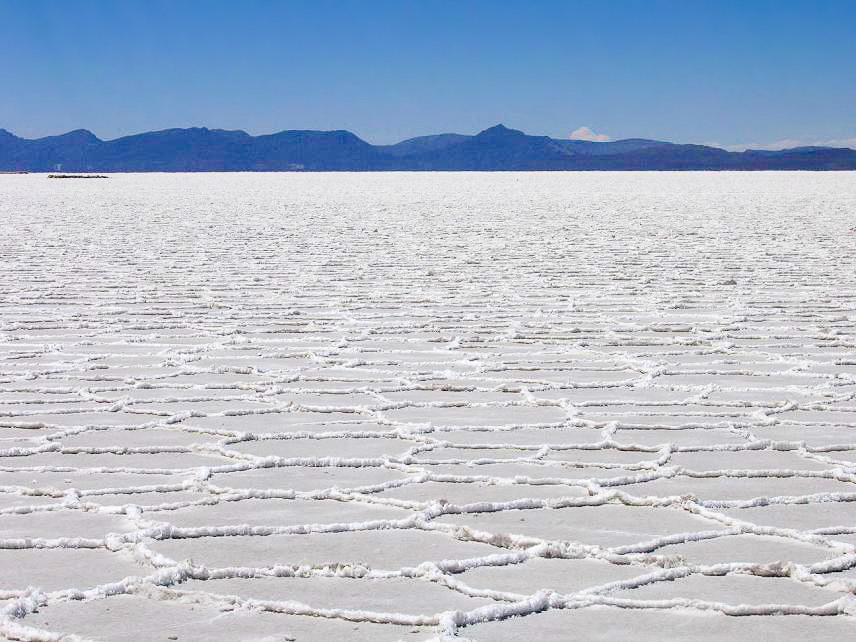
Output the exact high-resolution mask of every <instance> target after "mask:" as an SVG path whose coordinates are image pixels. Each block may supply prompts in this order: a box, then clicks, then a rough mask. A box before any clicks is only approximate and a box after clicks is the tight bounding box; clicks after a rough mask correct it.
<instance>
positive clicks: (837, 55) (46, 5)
mask: <svg viewBox="0 0 856 642" xmlns="http://www.w3.org/2000/svg"><path fill="white" fill-rule="evenodd" d="M500 122H501V123H503V124H505V125H506V126H509V127H514V128H516V129H522V130H524V131H526V132H527V133H531V134H546V135H550V136H554V137H561V138H567V137H568V136H569V135H570V133H571V132H572V131H574V130H577V129H579V128H581V127H588V128H590V130H591V131H592V132H594V133H596V134H601V135H605V136H609V137H611V138H612V139H617V138H627V137H637V136H638V137H645V138H656V139H661V140H670V141H675V142H698V143H714V142H715V143H719V144H721V145H724V146H735V145H741V144H770V143H774V142H775V141H780V140H788V141H794V142H800V143H813V142H818V141H845V140H850V139H852V143H851V144H853V145H854V146H856V0H842V1H833V0H770V1H768V0H736V1H732V0H704V1H697V0H676V1H672V0H662V1H660V0H645V1H641V0H640V1H637V0H594V1H574V0H564V1H557V2H553V1H550V0H528V1H516V0H490V1H481V0H449V1H444V0H436V1H434V0H422V1H420V2H415V1H410V0H393V1H386V0H360V1H354V2H351V1H348V0H337V1H335V2H329V1H326V0H310V1H306V2H284V1H282V2H267V1H264V0H241V1H238V0H230V1H222V2H221V1H219V0H205V1H204V2H195V1H190V0H185V1H181V0H172V1H167V0H141V1H137V0H102V1H91V0H90V1H87V0H75V1H73V2H66V1H59V0H56V1H42V0H0V127H4V128H6V129H8V130H10V131H12V132H13V133H16V134H18V135H20V136H25V137H28V138H31V137H38V136H46V135H51V134H58V133H62V132H65V131H68V130H71V129H76V128H81V127H82V128H87V129H90V130H92V131H93V132H94V133H95V134H96V135H98V136H99V137H101V138H105V139H110V138H116V137H118V136H122V135H125V134H131V133H138V132H141V131H147V130H152V129H165V128H168V127H189V126H207V127H221V128H227V129H245V130H246V131H248V132H250V133H251V134H260V133H271V132H275V131H280V130H283V129H348V130H351V131H353V132H354V133H356V134H357V135H359V136H360V137H362V138H364V139H365V140H368V141H369V142H372V143H390V142H396V141H398V140H401V139H404V138H408V137H411V136H416V135H421V134H429V133H440V132H459V133H475V132H478V131H480V130H481V129H484V128H486V127H489V126H491V125H494V124H496V123H500ZM579 135H583V134H579Z"/></svg>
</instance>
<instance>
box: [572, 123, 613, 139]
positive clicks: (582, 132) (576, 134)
mask: <svg viewBox="0 0 856 642" xmlns="http://www.w3.org/2000/svg"><path fill="white" fill-rule="evenodd" d="M571 140H588V141H591V142H594V143H606V142H608V141H609V136H607V135H606V134H596V133H594V132H593V131H592V130H590V129H589V128H588V127H579V128H577V129H575V130H574V131H572V132H571Z"/></svg>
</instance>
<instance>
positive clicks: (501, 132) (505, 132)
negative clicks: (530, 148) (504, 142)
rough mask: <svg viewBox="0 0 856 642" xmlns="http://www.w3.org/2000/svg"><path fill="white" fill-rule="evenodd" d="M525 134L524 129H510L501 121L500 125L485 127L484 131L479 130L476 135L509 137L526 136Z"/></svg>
mask: <svg viewBox="0 0 856 642" xmlns="http://www.w3.org/2000/svg"><path fill="white" fill-rule="evenodd" d="M525 135H526V134H524V133H523V132H522V131H520V130H518V129H509V128H508V127H506V126H505V125H503V124H502V123H500V124H499V125H494V126H493V127H489V128H488V129H485V130H484V131H481V132H479V133H478V134H476V137H477V138H507V137H509V136H515V137H517V136H525Z"/></svg>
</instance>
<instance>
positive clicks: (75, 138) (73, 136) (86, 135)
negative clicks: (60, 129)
mask: <svg viewBox="0 0 856 642" xmlns="http://www.w3.org/2000/svg"><path fill="white" fill-rule="evenodd" d="M57 138H62V139H63V140H65V141H69V142H75V143H100V142H101V141H100V140H99V139H98V136H96V135H95V134H93V133H92V132H91V131H89V130H88V129H75V130H73V131H70V132H68V133H66V134H62V135H60V136H57Z"/></svg>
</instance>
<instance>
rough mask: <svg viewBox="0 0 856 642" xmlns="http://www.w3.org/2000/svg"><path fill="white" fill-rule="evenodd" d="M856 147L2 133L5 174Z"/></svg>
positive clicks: (355, 166) (501, 164) (636, 162)
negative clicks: (376, 141)
mask: <svg viewBox="0 0 856 642" xmlns="http://www.w3.org/2000/svg"><path fill="white" fill-rule="evenodd" d="M854 169H856V150H853V149H848V148H832V147H797V148H794V149H785V150H782V151H760V150H747V151H745V152H729V151H726V150H724V149H719V148H716V147H708V146H705V145H679V144H675V143H666V142H662V141H656V140H645V139H638V138H631V139H626V140H618V141H614V142H607V143H600V142H588V141H581V140H559V139H555V138H549V137H547V136H529V135H527V134H524V133H523V132H521V131H517V130H515V129H508V128H506V127H504V126H502V125H496V126H495V127H491V128H490V129H486V130H484V131H483V132H481V133H479V134H476V135H475V136H465V135H462V134H438V135H435V136H421V137H418V138H411V139H409V140H405V141H402V142H400V143H398V144H396V145H371V144H369V143H367V142H365V141H364V140H361V139H360V138H358V137H357V136H355V135H354V134H352V133H350V132H348V131H329V132H323V131H300V130H294V131H282V132H279V133H277V134H269V135H265V136H250V135H249V134H247V133H246V132H244V131H240V130H237V131H227V130H223V129H207V128H204V127H202V128H192V129H167V130H163V131H157V132H148V133H145V134H137V135H134V136H125V137H123V138H117V139H116V140H109V141H103V140H100V139H99V138H97V137H96V136H95V135H94V134H93V133H92V132H89V131H87V130H85V129H78V130H75V131H73V132H69V133H67V134H63V135H61V136H48V137H46V138H39V139H36V140H27V139H24V138H18V137H17V136H15V135H13V134H11V133H10V132H8V131H6V130H5V129H0V171H4V172H53V171H58V170H59V171H64V172H208V171H212V172H213V171H221V172H222V171H260V172H263V171H420V170H422V171H501V170H854Z"/></svg>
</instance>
